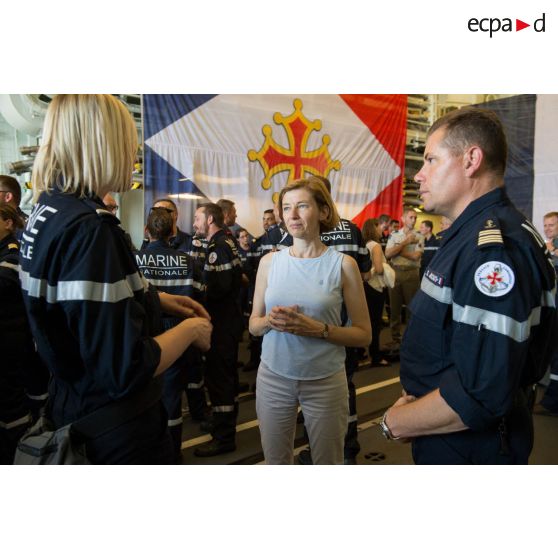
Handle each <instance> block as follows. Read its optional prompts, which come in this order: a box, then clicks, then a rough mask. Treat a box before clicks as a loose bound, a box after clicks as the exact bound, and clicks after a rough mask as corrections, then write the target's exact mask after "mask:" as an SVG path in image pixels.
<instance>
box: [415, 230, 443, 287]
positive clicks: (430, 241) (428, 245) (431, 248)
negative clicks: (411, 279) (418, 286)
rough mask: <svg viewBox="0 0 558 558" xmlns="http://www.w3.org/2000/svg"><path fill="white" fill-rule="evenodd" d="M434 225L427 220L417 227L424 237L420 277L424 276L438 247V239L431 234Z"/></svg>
mask: <svg viewBox="0 0 558 558" xmlns="http://www.w3.org/2000/svg"><path fill="white" fill-rule="evenodd" d="M433 228H434V224H433V223H432V221H429V220H428V219H427V220H425V221H422V222H421V224H420V225H419V231H420V234H422V236H423V237H424V253H423V255H422V258H421V259H420V271H419V274H420V277H421V278H422V276H423V275H424V272H425V271H426V269H427V268H428V265H429V264H430V262H431V261H432V258H433V257H434V256H435V255H436V252H437V250H438V248H439V247H440V239H439V238H438V237H437V236H436V235H435V234H434V233H433V231H432V229H433Z"/></svg>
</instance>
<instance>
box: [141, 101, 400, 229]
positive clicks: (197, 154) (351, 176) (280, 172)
mask: <svg viewBox="0 0 558 558" xmlns="http://www.w3.org/2000/svg"><path fill="white" fill-rule="evenodd" d="M143 111H144V133H145V141H144V162H145V165H144V166H145V171H144V172H145V175H144V181H145V198H146V207H151V204H152V202H153V200H154V199H156V198H160V197H166V196H168V195H170V196H171V197H172V198H173V199H174V200H175V201H176V202H177V204H178V205H179V208H180V215H181V219H182V221H181V222H180V223H179V226H180V227H181V228H182V229H184V230H190V229H191V222H190V219H191V214H192V211H193V210H195V205H196V204H195V203H192V198H195V197H196V196H198V197H199V198H207V199H208V200H210V201H213V202H214V201H217V200H218V199H220V198H226V199H230V200H233V201H234V202H235V204H236V208H237V213H238V218H237V221H238V223H239V224H240V225H242V226H244V227H245V228H247V229H248V230H249V231H250V232H251V233H252V234H253V235H256V236H257V235H259V234H261V232H262V226H261V219H262V214H263V211H264V210H265V209H268V208H271V207H272V206H273V200H274V199H275V198H274V195H275V196H276V195H277V193H278V192H279V191H280V190H281V188H282V187H283V186H284V185H285V184H287V183H288V182H289V181H291V180H294V179H297V178H301V177H304V176H310V175H313V174H314V175H320V176H327V178H329V180H330V181H331V184H332V194H333V198H334V200H335V202H336V204H337V207H338V210H339V213H340V215H341V216H342V217H345V218H348V219H352V220H353V221H355V222H356V223H357V224H359V225H360V224H361V223H362V222H363V221H364V220H365V219H367V218H369V217H376V216H378V215H379V214H381V213H388V214H390V215H395V216H399V215H400V212H401V202H402V182H403V169H404V161H405V142H406V127H407V126H406V125H407V97H406V95H144V96H143ZM200 201H201V200H200Z"/></svg>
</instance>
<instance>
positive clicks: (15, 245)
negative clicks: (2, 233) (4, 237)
mask: <svg viewBox="0 0 558 558" xmlns="http://www.w3.org/2000/svg"><path fill="white" fill-rule="evenodd" d="M8 250H19V246H18V245H17V244H16V243H15V242H12V243H10V244H8Z"/></svg>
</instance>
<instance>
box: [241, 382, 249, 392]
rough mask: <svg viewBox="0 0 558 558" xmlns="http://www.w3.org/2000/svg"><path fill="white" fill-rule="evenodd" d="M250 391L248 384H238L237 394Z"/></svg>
mask: <svg viewBox="0 0 558 558" xmlns="http://www.w3.org/2000/svg"><path fill="white" fill-rule="evenodd" d="M247 391H250V384H248V383H246V382H238V393H246V392H247Z"/></svg>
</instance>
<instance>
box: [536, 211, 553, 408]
mask: <svg viewBox="0 0 558 558" xmlns="http://www.w3.org/2000/svg"><path fill="white" fill-rule="evenodd" d="M543 229H544V235H545V237H546V239H547V240H546V248H547V250H548V252H549V253H550V257H551V260H552V265H553V266H554V270H555V271H556V273H558V211H551V212H550V213H547V214H546V215H545V216H544V217H543ZM557 299H558V294H557ZM547 374H548V386H547V388H546V390H545V392H544V395H543V397H542V399H541V401H540V402H539V403H537V404H536V405H535V408H534V410H533V412H534V413H535V414H537V415H547V416H552V417H558V346H557V347H556V350H555V351H554V353H553V355H552V360H551V361H550V367H549V370H548V372H547Z"/></svg>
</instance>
